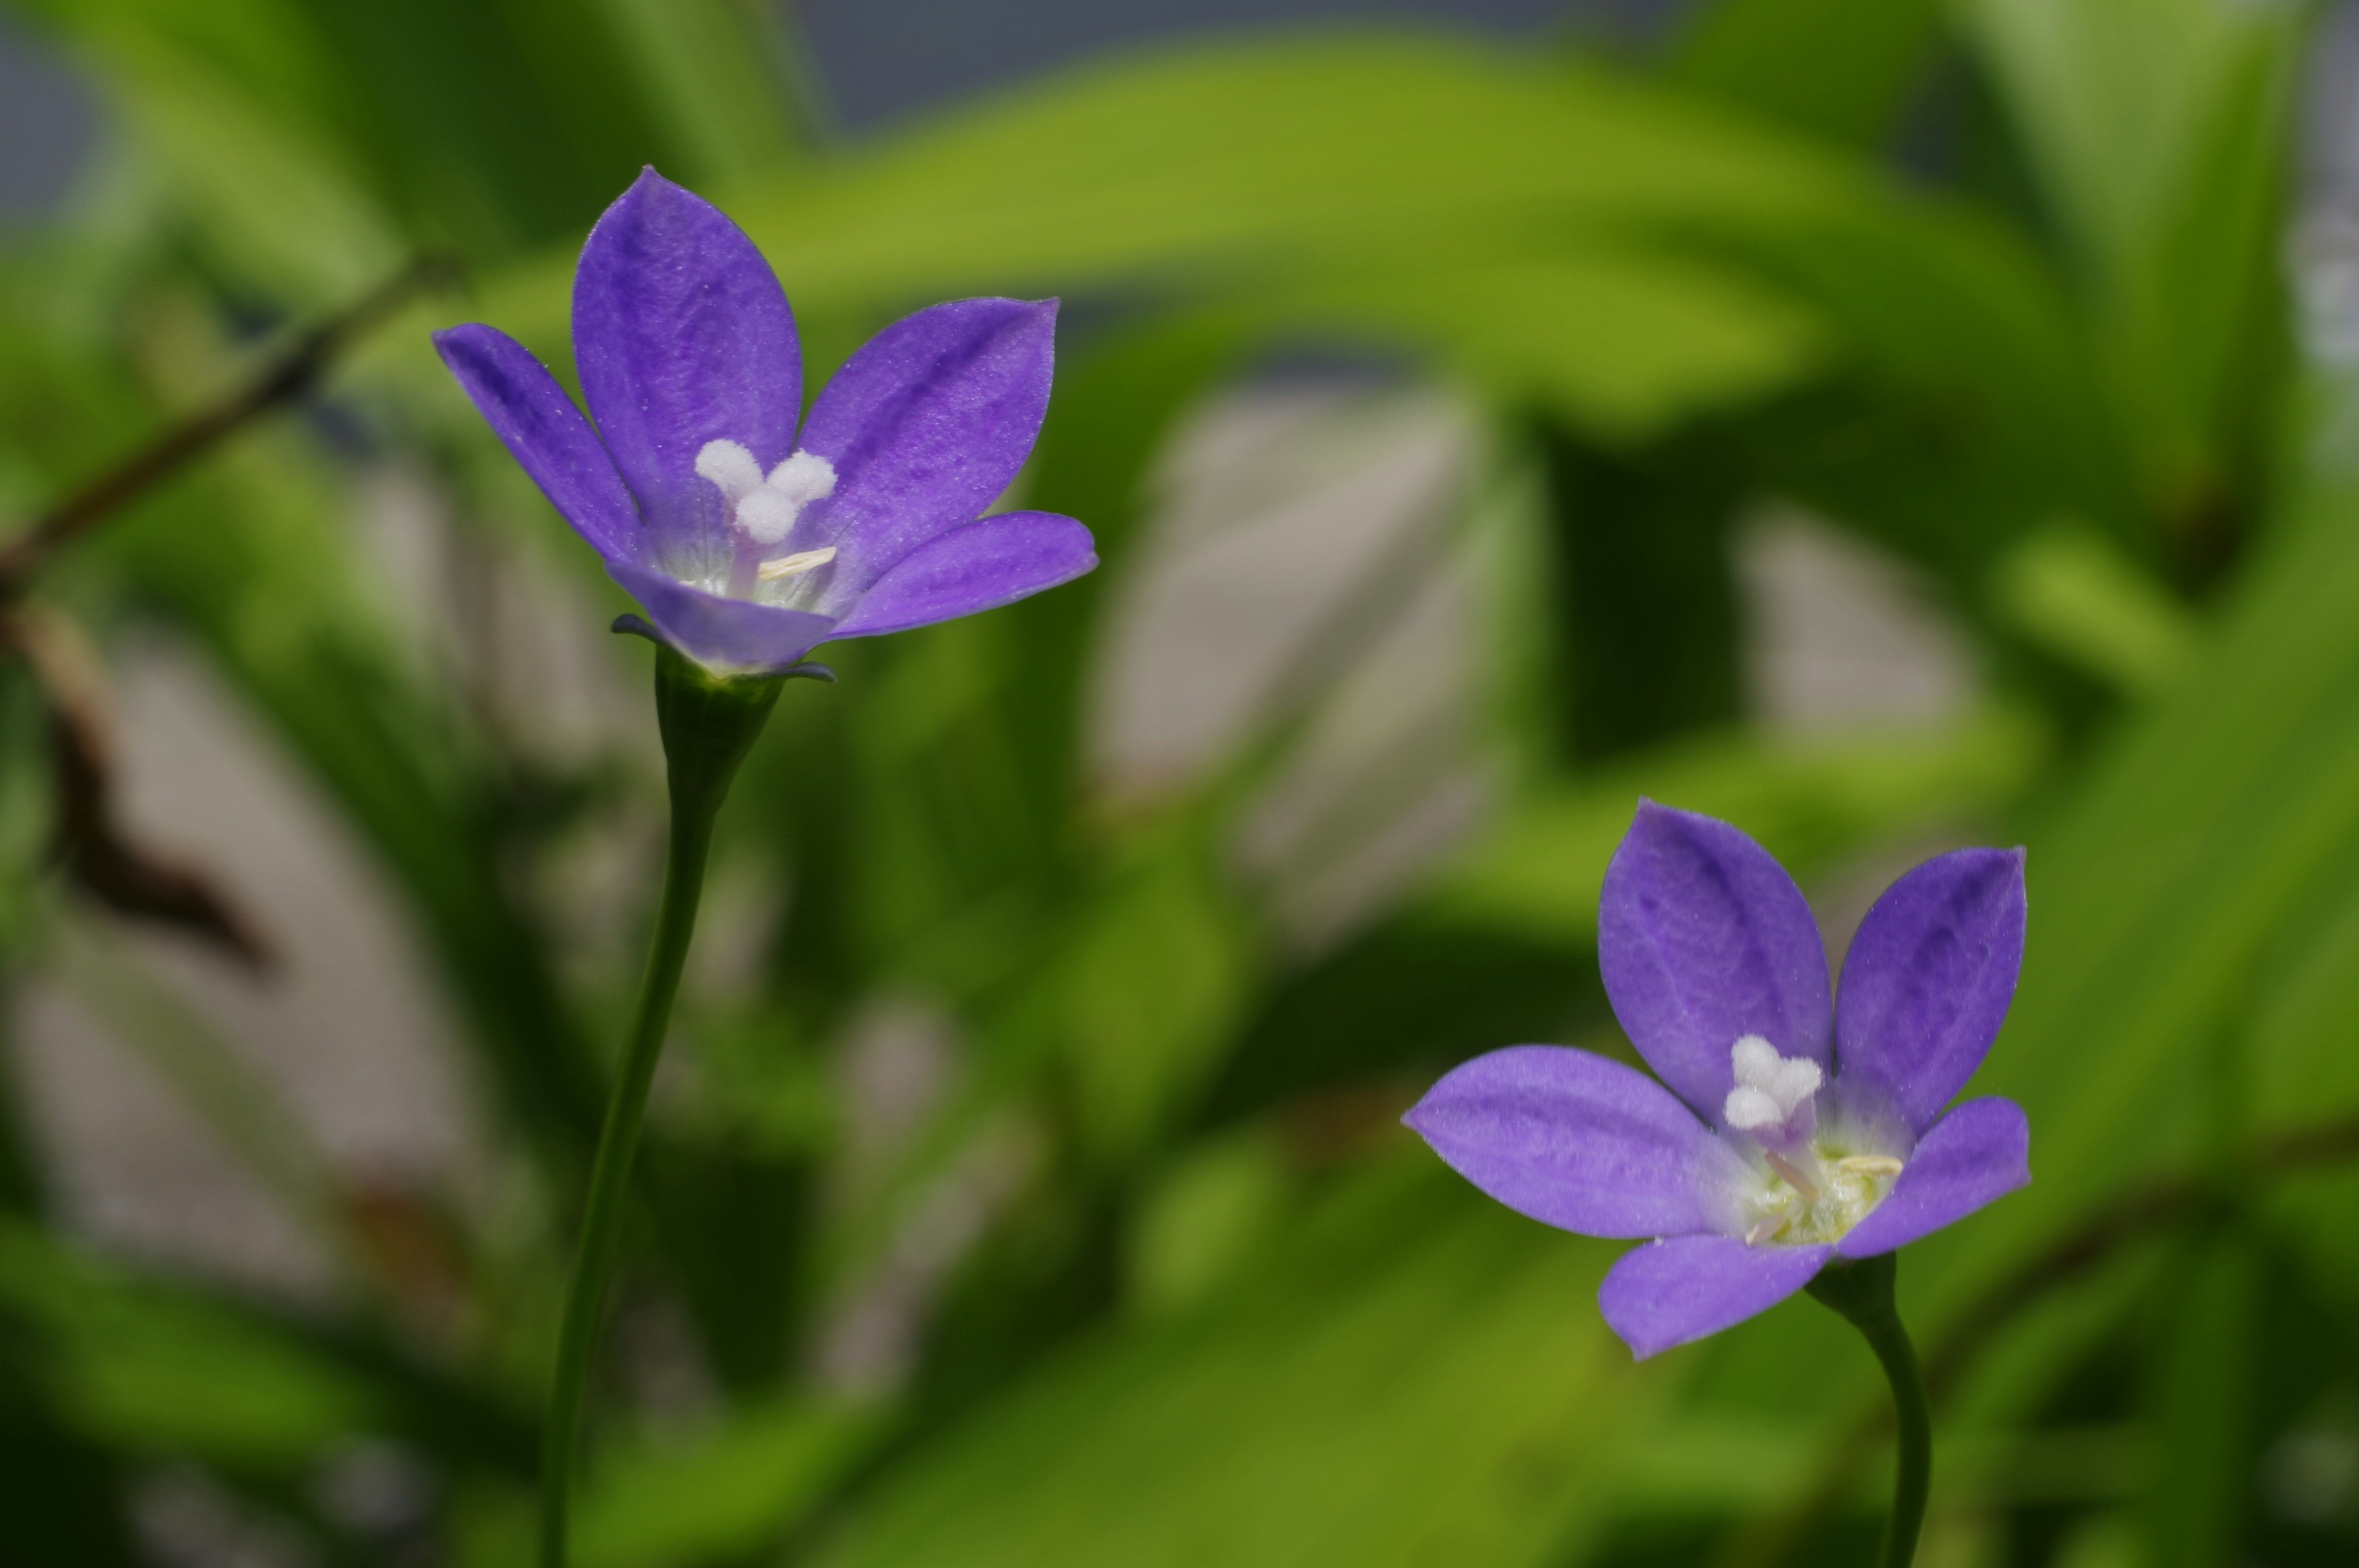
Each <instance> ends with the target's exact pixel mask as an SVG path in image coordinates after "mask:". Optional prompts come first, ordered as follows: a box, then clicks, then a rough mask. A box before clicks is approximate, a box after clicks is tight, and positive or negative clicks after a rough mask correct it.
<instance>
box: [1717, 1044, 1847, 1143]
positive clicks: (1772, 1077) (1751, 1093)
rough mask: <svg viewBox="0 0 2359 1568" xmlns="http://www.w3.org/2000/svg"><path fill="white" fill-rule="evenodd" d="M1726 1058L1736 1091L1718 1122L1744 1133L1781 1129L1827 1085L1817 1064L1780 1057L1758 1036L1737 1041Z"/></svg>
mask: <svg viewBox="0 0 2359 1568" xmlns="http://www.w3.org/2000/svg"><path fill="white" fill-rule="evenodd" d="M1728 1058H1729V1062H1730V1064H1731V1065H1733V1066H1734V1067H1735V1069H1736V1087H1734V1088H1733V1089H1731V1090H1729V1091H1728V1102H1727V1103H1726V1104H1725V1105H1724V1106H1723V1107H1722V1108H1721V1119H1723V1120H1724V1121H1726V1122H1727V1123H1728V1125H1729V1126H1731V1127H1734V1128H1739V1129H1741V1130H1745V1131H1746V1132H1751V1131H1754V1130H1757V1129H1760V1128H1764V1127H1782V1126H1784V1125H1785V1124H1786V1122H1787V1121H1788V1120H1789V1119H1791V1118H1792V1117H1793V1114H1794V1112H1795V1111H1797V1110H1798V1109H1799V1108H1801V1106H1802V1103H1803V1102H1804V1101H1805V1100H1808V1099H1809V1098H1810V1097H1811V1096H1813V1095H1815V1094H1817V1093H1818V1092H1819V1086H1820V1085H1821V1084H1822V1083H1824V1082H1825V1081H1826V1074H1825V1073H1823V1072H1821V1070H1820V1068H1819V1065H1818V1064H1817V1063H1816V1062H1813V1061H1811V1060H1810V1058H1809V1057H1808V1056H1780V1055H1779V1054H1777V1047H1776V1046H1775V1045H1772V1044H1769V1042H1768V1041H1767V1040H1764V1039H1763V1038H1762V1037H1761V1036H1760V1035H1758V1034H1747V1035H1745V1036H1744V1037H1743V1038H1741V1039H1739V1040H1738V1041H1737V1043H1736V1044H1734V1045H1732V1046H1731V1047H1729V1052H1728Z"/></svg>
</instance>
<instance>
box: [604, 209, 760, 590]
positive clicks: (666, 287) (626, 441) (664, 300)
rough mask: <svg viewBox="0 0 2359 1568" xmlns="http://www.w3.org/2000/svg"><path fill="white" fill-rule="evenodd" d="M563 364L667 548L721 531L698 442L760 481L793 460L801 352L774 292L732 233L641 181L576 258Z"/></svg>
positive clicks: (754, 253)
mask: <svg viewBox="0 0 2359 1568" xmlns="http://www.w3.org/2000/svg"><path fill="white" fill-rule="evenodd" d="M573 359H574V364H575V367H576V368H577V369H578V370H580V372H581V373H582V394H583V395H585V396H586V397H587V398H588V399H589V401H590V412H591V414H592V415H593V416H595V417H596V418H597V421H598V431H599V434H600V435H602V436H603V437H604V438H605V440H606V449H607V450H608V451H610V452H612V453H613V454H614V466H615V467H616V468H618V469H620V470H622V474H623V481H624V482H625V483H626V484H628V485H629V486H630V487H631V493H632V494H634V495H636V496H637V497H638V500H639V510H640V512H641V514H643V515H644V516H646V518H647V522H648V524H649V525H650V526H651V527H653V528H654V529H656V530H657V531H658V534H660V535H663V536H664V537H663V539H662V540H661V541H660V542H661V543H662V544H663V545H664V546H667V547H669V546H672V545H673V544H674V543H675V542H676V541H679V542H695V543H707V541H705V540H704V539H703V538H702V537H701V535H704V534H706V533H709V532H711V531H712V530H714V529H725V528H726V526H727V515H726V511H725V508H724V506H723V503H722V500H721V495H720V492H719V491H718V490H717V489H715V488H714V487H713V485H712V483H711V482H710V481H706V480H702V479H700V478H698V477H697V473H696V454H697V453H698V452H699V451H701V450H702V449H703V447H704V444H705V443H706V442H707V441H718V440H729V441H735V442H737V443H738V444H739V445H741V446H743V447H745V448H746V449H748V450H749V451H751V452H752V453H753V455H754V460H755V461H756V462H757V463H759V464H760V465H761V466H762V467H763V469H765V470H767V469H769V468H770V467H771V466H772V465H773V464H775V463H777V462H778V461H779V460H782V459H783V458H785V457H786V456H787V454H788V453H789V452H791V451H793V450H794V445H795V422H796V420H797V419H798V418H799V417H800V416H801V414H802V396H803V370H802V349H801V347H800V344H799V341H798V340H797V338H796V336H795V319H794V314H793V312H792V311H790V310H789V309H788V308H787V296H786V293H785V291H784V290H782V289H781V288H779V287H778V280H777V276H775V275H774V274H772V273H771V271H770V264H769V263H767V262H766V261H764V260H763V259H762V253H761V252H760V251H758V250H756V249H755V248H754V242H753V241H751V240H749V239H747V238H746V237H745V232H743V231H742V230H740V229H739V228H738V227H737V225H736V224H734V223H733V222H730V221H729V220H728V219H727V218H725V217H723V216H722V214H721V211H720V210H719V209H718V208H715V207H713V206H712V204H711V203H709V202H707V201H704V200H701V199H700V198H699V197H696V196H694V195H692V194H690V192H688V191H686V190H683V189H680V188H679V186H677V185H674V184H673V183H672V182H671V181H669V180H668V179H666V178H663V177H662V176H661V175H659V174H658V173H656V171H655V170H653V169H648V170H647V171H646V172H645V173H643V174H641V175H640V176H639V178H638V179H637V180H636V182H635V183H634V184H633V185H632V187H631V188H630V189H628V190H626V191H625V192H623V194H622V196H621V198H620V199H619V200H616V201H615V202H614V205H613V206H612V207H609V208H607V209H606V212H605V215H604V216H603V217H602V218H600V219H599V220H598V223H597V226H596V227H595V228H593V229H592V230H591V231H590V239H589V241H588V243H585V244H584V245H583V246H582V264H581V265H580V266H579V267H578V268H576V269H575V271H574V274H573Z"/></svg>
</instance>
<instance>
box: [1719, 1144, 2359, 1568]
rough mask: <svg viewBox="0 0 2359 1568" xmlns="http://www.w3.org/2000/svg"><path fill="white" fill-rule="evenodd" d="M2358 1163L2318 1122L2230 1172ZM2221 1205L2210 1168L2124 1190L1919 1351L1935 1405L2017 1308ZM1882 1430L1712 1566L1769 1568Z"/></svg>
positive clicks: (1813, 1525) (1841, 1491) (1806, 1532)
mask: <svg viewBox="0 0 2359 1568" xmlns="http://www.w3.org/2000/svg"><path fill="white" fill-rule="evenodd" d="M2351 1159H2359V1117H2351V1118H2344V1119H2340V1120H2336V1121H2330V1122H2322V1123H2321V1124H2320V1125H2318V1126H2316V1127H2310V1128H2304V1129H2302V1130H2299V1131H2296V1132H2288V1133H2282V1134H2279V1135H2278V1136H2277V1137H2275V1138H2268V1139H2264V1140H2262V1141H2259V1142H2258V1143H2256V1144H2255V1145H2254V1146H2253V1147H2252V1148H2251V1149H2249V1150H2247V1151H2246V1152H2245V1154H2244V1155H2243V1157H2242V1158H2241V1159H2240V1160H2238V1161H2237V1162H2235V1163H2234V1165H2232V1166H2231V1167H2229V1169H2231V1170H2233V1171H2234V1172H2236V1173H2241V1174H2244V1175H2247V1176H2253V1177H2268V1176H2284V1175H2289V1174H2292V1173H2295V1172H2298V1171H2302V1170H2307V1169H2310V1168H2311V1167H2313V1166H2318V1165H2331V1164H2334V1163H2337V1162H2342V1161H2345V1160H2351ZM2222 1201H2223V1195H2222V1177H2221V1176H2220V1175H2219V1174H2216V1173H2180V1174H2175V1175H2170V1176H2164V1177H2161V1178H2158V1179H2157V1180H2156V1181H2153V1182H2150V1183H2148V1184H2146V1185H2145V1186H2142V1187H2137V1188H2134V1189H2132V1190H2131V1191H2129V1192H2126V1193H2124V1194H2123V1195H2121V1196H2120V1197H2118V1198H2116V1199H2114V1201H2113V1202H2112V1203H2110V1204H2107V1205H2105V1206H2104V1207H2102V1208H2100V1209H2098V1210H2097V1211H2096V1212H2095V1213H2094V1214H2092V1215H2091V1216H2089V1217H2088V1218H2086V1219H2084V1220H2082V1222H2081V1223H2080V1224H2079V1225H2077V1226H2075V1227H2073V1228H2072V1229H2071V1230H2069V1231H2066V1232H2065V1233H2064V1234H2063V1235H2062V1236H2060V1237H2059V1238H2057V1239H2056V1240H2055V1241H2054V1242H2053V1243H2051V1244H2050V1245H2049V1247H2048V1248H2047V1249H2046V1250H2044V1251H2042V1252H2040V1253H2038V1255H2036V1256H2034V1257H2032V1258H2031V1259H2029V1260H2026V1261H2025V1262H2024V1263H2023V1264H2021V1265H2020V1266H2018V1267H2017V1268H2016V1269H2015V1270H2014V1271H2012V1272H2010V1273H2007V1274H2006V1275H2004V1276H2002V1277H2001V1278H1999V1279H1998V1280H1996V1281H1993V1282H1992V1283H1991V1285H1990V1286H1989V1287H1988V1288H1986V1289H1985V1290H1984V1292H1983V1293H1982V1294H1981V1295H1980V1296H1979V1297H1978V1298H1976V1300H1975V1301H1974V1302H1973V1304H1972V1305H1971V1306H1970V1307H1968V1308H1967V1310H1965V1311H1964V1312H1962V1313H1961V1314H1958V1315H1957V1317H1956V1318H1955V1320H1954V1322H1953V1325H1952V1326H1951V1328H1950V1330H1949V1331H1948V1332H1947V1333H1945V1334H1943V1335H1942V1336H1940V1338H1938V1339H1936V1340H1935V1341H1934V1342H1933V1344H1932V1346H1931V1347H1930V1350H1929V1352H1928V1353H1927V1355H1926V1357H1925V1384H1926V1388H1927V1390H1928V1391H1929V1392H1930V1393H1931V1395H1932V1397H1933V1401H1934V1403H1935V1404H1936V1405H1939V1404H1940V1403H1941V1402H1942V1401H1943V1400H1946V1399H1947V1398H1948V1396H1949V1395H1950V1394H1951V1392H1952V1391H1954V1390H1955V1389H1956V1387H1957V1385H1958V1382H1959V1380H1960V1379H1962V1377H1963V1376H1964V1374H1965V1372H1966V1370H1967V1368H1969V1367H1971V1366H1972V1365H1973V1362H1974V1360H1975V1358H1976V1357H1979V1356H1980V1355H1981V1354H1982V1352H1983V1350H1984V1348H1985V1347H1987V1346H1989V1344H1990V1343H1991V1341H1992V1340H1993V1339H1994V1338H1995V1337H1996V1336H1997V1335H1998V1333H1999V1331H2000V1330H2001V1329H2003V1328H2005V1327H2006V1325H2007V1324H2008V1323H2009V1322H2011V1321H2012V1320H2013V1319H2014V1318H2015V1317H2016V1316H2017V1314H2020V1313H2022V1312H2023V1310H2024V1309H2025V1308H2026V1307H2028V1306H2029V1305H2030V1304H2031V1303H2034V1302H2036V1301H2038V1299H2039V1298H2040V1297H2041V1296H2043V1295H2045V1294H2046V1293H2047V1292H2049V1290H2051V1289H2053V1288H2054V1287H2056V1286H2058V1285H2060V1284H2063V1283H2066V1282H2067V1281H2071V1280H2072V1279H2073V1278H2074V1277H2076V1276H2078V1275H2081V1274H2084V1273H2087V1272H2088V1271H2090V1270H2092V1269H2094V1268H2095V1267H2097V1265H2099V1264H2100V1263H2103V1262H2104V1261H2105V1260H2107V1259H2108V1258H2110V1257H2112V1256H2113V1255H2114V1252H2116V1251H2117V1250H2119V1249H2121V1248H2122V1247H2123V1246H2125V1244H2127V1243H2129V1242H2131V1241H2134V1240H2136V1239H2137V1238H2140V1237H2142V1236H2144V1235H2146V1234H2147V1233H2148V1232H2151V1231H2154V1230H2158V1229H2161V1228H2163V1227H2166V1226H2169V1225H2174V1224H2178V1223H2180V1222H2181V1221H2184V1220H2188V1219H2192V1218H2194V1217H2198V1216H2200V1215H2201V1214H2202V1213H2203V1212H2205V1211H2206V1210H2207V1209H2209V1208H2212V1207H2213V1206H2217V1205H2218V1204H2219V1203H2220V1202H2222ZM1890 1429H1891V1414H1890V1412H1889V1411H1886V1410H1884V1409H1882V1408H1880V1407H1879V1408H1878V1409H1877V1410H1876V1411H1875V1412H1874V1413H1873V1414H1871V1415H1867V1416H1864V1417H1863V1418H1862V1419H1861V1420H1859V1421H1858V1422H1855V1423H1854V1425H1853V1426H1852V1428H1851V1430H1850V1431H1848V1432H1846V1433H1844V1434H1843V1438H1842V1439H1841V1440H1840V1441H1839V1442H1837V1443H1836V1444H1835V1445H1834V1447H1833V1448H1832V1450H1831V1451H1830V1453H1829V1454H1828V1456H1827V1461H1826V1463H1825V1465H1822V1466H1821V1469H1820V1471H1819V1475H1818V1477H1817V1479H1816V1480H1815V1481H1814V1482H1812V1484H1811V1486H1810V1490H1809V1491H1807V1492H1805V1493H1804V1494H1803V1495H1802V1496H1801V1497H1800V1498H1798V1499H1797V1500H1796V1501H1795V1503H1794V1505H1793V1506H1792V1507H1791V1508H1788V1509H1784V1510H1783V1511H1781V1512H1779V1513H1777V1514H1776V1515H1773V1516H1771V1517H1770V1518H1768V1519H1764V1520H1761V1521H1759V1522H1758V1523H1756V1524H1754V1525H1749V1526H1746V1527H1744V1528H1742V1529H1740V1530H1737V1531H1736V1532H1734V1535H1733V1536H1732V1537H1731V1538H1730V1540H1729V1541H1728V1542H1727V1544H1726V1546H1725V1547H1724V1549H1723V1551H1722V1552H1720V1553H1719V1555H1718V1556H1717V1557H1716V1558H1715V1559H1714V1563H1715V1564H1716V1568H1770V1565H1771V1564H1774V1563H1780V1562H1783V1561H1785V1560H1786V1559H1787V1558H1788V1557H1789V1556H1791V1555H1792V1553H1793V1552H1794V1550H1795V1549H1796V1548H1797V1547H1798V1546H1799V1545H1800V1544H1801V1542H1802V1541H1804V1540H1805V1539H1806V1538H1807V1537H1808V1536H1810V1534H1811V1533H1812V1532H1813V1531H1814V1530H1817V1529H1818V1528H1819V1527H1820V1526H1821V1524H1823V1523H1824V1522H1825V1521H1826V1519H1828V1518H1829V1517H1830V1516H1831V1515H1832V1514H1833V1513H1834V1512H1835V1510H1836V1509H1839V1508H1841V1507H1842V1506H1843V1498H1844V1496H1845V1495H1846V1494H1847V1493H1848V1492H1849V1491H1850V1490H1851V1487H1852V1481H1853V1479H1854V1477H1855V1476H1857V1475H1858V1474H1859V1472H1860V1470H1861V1469H1862V1468H1863V1467H1864V1465H1866V1464H1867V1463H1868V1462H1869V1460H1871V1459H1872V1458H1873V1457H1874V1456H1875V1450H1876V1447H1877V1445H1878V1444H1881V1443H1882V1442H1883V1441H1884V1438H1885V1435H1886V1433H1887V1432H1889V1430H1890Z"/></svg>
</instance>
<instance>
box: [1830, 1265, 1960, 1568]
mask: <svg viewBox="0 0 2359 1568" xmlns="http://www.w3.org/2000/svg"><path fill="white" fill-rule="evenodd" d="M1897 1256H1898V1255H1897V1253H1892V1252H1884V1253H1879V1254H1877V1255H1876V1256H1875V1257H1873V1258H1863V1259H1861V1260H1859V1261H1857V1262H1855V1263H1843V1262H1837V1263H1833V1264H1830V1265H1829V1266H1828V1267H1827V1268H1825V1269H1822V1270H1821V1271H1820V1272H1819V1275H1818V1278H1816V1279H1814V1280H1812V1281H1810V1285H1809V1286H1808V1287H1807V1288H1808V1289H1809V1291H1810V1294H1811V1295H1813V1296H1815V1297H1817V1298H1818V1299H1819V1300H1820V1301H1821V1302H1823V1303H1825V1304H1826V1305H1827V1306H1829V1307H1830V1308H1832V1309H1833V1310H1834V1311H1835V1312H1837V1313H1840V1314H1842V1315H1843V1319H1844V1320H1845V1321H1846V1322H1848V1323H1849V1324H1850V1325H1852V1326H1853V1327H1854V1328H1856V1329H1858V1330H1859V1331H1860V1333H1861V1334H1862V1335H1864V1336H1866V1339H1867V1344H1868V1348H1870V1349H1871V1350H1874V1351H1875V1358H1876V1360H1877V1361H1879V1362H1881V1363H1883V1366H1884V1376H1885V1378H1886V1380H1887V1381H1889V1382H1890V1383H1891V1385H1892V1415H1893V1424H1894V1425H1895V1427H1896V1428H1897V1430H1898V1432H1899V1434H1900V1467H1899V1472H1898V1475H1897V1477H1896V1478H1895V1480H1894V1482H1893V1487H1892V1514H1891V1517H1890V1518H1889V1519H1886V1521H1885V1526H1884V1545H1883V1547H1882V1549H1881V1550H1880V1551H1878V1552H1877V1553H1876V1558H1875V1561H1876V1564H1877V1568H1908V1565H1909V1563H1912V1562H1913V1561H1915V1559H1916V1556H1917V1538H1918V1536H1919V1534H1921V1533H1922V1532H1923V1530H1924V1528H1925V1502H1926V1498H1928V1497H1929V1496H1930V1493H1931V1491H1932V1486H1933V1405H1932V1401H1931V1400H1930V1399H1929V1398H1928V1397H1927V1395H1926V1392H1925V1374H1924V1371H1923V1369H1922V1368H1919V1365H1918V1363H1917V1347H1916V1346H1914V1345H1913V1344H1911V1343H1910V1342H1909V1339H1908V1329H1906V1328H1904V1327H1903V1326H1901V1323H1900V1311H1899V1308H1898V1307H1897V1305H1896V1304H1895V1303H1894V1301H1893V1296H1892V1281H1893V1278H1894V1276H1895V1275H1896V1274H1897V1273H1898V1271H1899V1269H1898V1264H1897V1261H1896V1260H1897Z"/></svg>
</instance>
